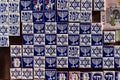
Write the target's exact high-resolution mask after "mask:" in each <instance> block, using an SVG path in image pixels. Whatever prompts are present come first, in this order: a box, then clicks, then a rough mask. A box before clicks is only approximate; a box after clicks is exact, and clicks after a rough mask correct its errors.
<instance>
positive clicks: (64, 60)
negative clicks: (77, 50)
mask: <svg viewBox="0 0 120 80" xmlns="http://www.w3.org/2000/svg"><path fill="white" fill-rule="evenodd" d="M57 68H68V57H57Z"/></svg>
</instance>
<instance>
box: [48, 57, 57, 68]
mask: <svg viewBox="0 0 120 80" xmlns="http://www.w3.org/2000/svg"><path fill="white" fill-rule="evenodd" d="M55 61H56V59H55V58H47V59H46V62H47V63H48V64H49V67H54V66H55V65H54V64H53V63H55Z"/></svg>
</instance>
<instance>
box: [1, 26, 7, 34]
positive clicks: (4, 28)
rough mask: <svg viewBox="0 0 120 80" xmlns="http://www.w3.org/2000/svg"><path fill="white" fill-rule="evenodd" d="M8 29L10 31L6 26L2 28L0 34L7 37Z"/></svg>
mask: <svg viewBox="0 0 120 80" xmlns="http://www.w3.org/2000/svg"><path fill="white" fill-rule="evenodd" d="M7 29H8V28H7V27H5V26H2V27H0V33H2V35H5V33H7V32H8V31H7Z"/></svg>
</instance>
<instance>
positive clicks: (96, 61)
mask: <svg viewBox="0 0 120 80" xmlns="http://www.w3.org/2000/svg"><path fill="white" fill-rule="evenodd" d="M102 62H103V61H102V58H93V57H92V58H91V67H92V68H102Z"/></svg>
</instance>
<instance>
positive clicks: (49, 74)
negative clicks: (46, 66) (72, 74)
mask: <svg viewBox="0 0 120 80" xmlns="http://www.w3.org/2000/svg"><path fill="white" fill-rule="evenodd" d="M46 75H47V76H49V78H48V80H53V79H55V77H54V75H55V71H46Z"/></svg>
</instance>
